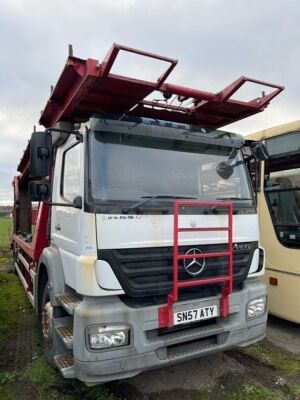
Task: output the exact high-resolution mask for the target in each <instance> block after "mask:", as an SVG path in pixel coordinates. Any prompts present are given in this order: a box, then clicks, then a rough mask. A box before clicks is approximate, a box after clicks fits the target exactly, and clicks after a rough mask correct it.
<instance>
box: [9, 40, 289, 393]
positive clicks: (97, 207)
mask: <svg viewBox="0 0 300 400" xmlns="http://www.w3.org/2000/svg"><path fill="white" fill-rule="evenodd" d="M119 52H127V53H131V54H132V53H133V54H135V55H136V56H141V58H142V57H148V58H150V59H153V61H154V62H160V63H162V64H164V65H167V68H166V70H165V72H163V73H162V75H161V76H160V77H159V78H158V79H157V80H156V81H145V80H142V79H138V78H133V77H129V76H126V75H117V74H115V73H113V68H114V65H115V61H116V59H117V57H118V55H119ZM176 64H177V60H174V59H171V58H167V57H163V56H159V55H156V54H152V53H147V52H144V51H140V50H135V49H132V48H128V47H124V46H121V45H116V44H114V45H113V46H112V48H111V50H110V51H109V53H108V55H107V56H106V57H105V59H104V60H103V62H102V63H100V62H99V61H97V60H94V59H87V60H83V59H80V58H77V57H74V56H73V54H70V55H69V57H68V59H67V63H66V65H65V67H64V69H63V71H62V74H61V76H60V77H59V80H58V82H57V84H56V86H55V87H54V89H52V91H51V95H50V99H49V101H48V102H47V104H46V107H45V109H44V110H43V111H42V114H41V118H40V124H41V125H43V126H44V127H45V130H44V131H40V132H36V131H35V132H33V134H32V136H31V140H30V142H29V143H28V146H27V148H26V149H25V151H24V154H23V156H22V158H21V161H20V163H19V165H18V171H19V175H18V176H16V177H15V178H14V180H13V187H14V212H13V213H14V228H13V234H12V240H11V247H12V250H13V259H14V267H15V270H16V272H17V273H18V275H19V277H20V279H21V281H22V284H23V285H24V287H25V289H26V292H27V295H28V298H29V300H30V302H31V303H32V305H33V307H34V308H35V310H36V312H37V314H38V321H39V329H40V332H41V334H42V337H43V348H44V351H45V354H46V357H47V359H48V361H49V362H50V363H52V364H53V365H56V366H57V367H58V369H59V370H60V372H61V373H62V375H63V376H64V377H66V378H77V379H79V380H81V381H83V382H85V383H86V384H89V385H92V384H97V383H101V382H106V381H111V380H114V379H121V378H127V377H132V376H134V375H137V374H138V373H140V372H142V371H145V370H147V369H152V368H157V367H160V366H165V365H169V364H172V363H177V362H181V361H185V360H189V359H191V358H195V357H200V356H203V355H209V354H213V353H216V352H220V351H223V350H226V349H228V348H231V347H233V346H246V345H248V344H250V343H253V342H256V341H258V340H260V339H262V338H263V337H264V336H265V331H266V321H267V293H266V286H265V284H264V283H262V282H260V281H259V279H258V277H259V276H260V275H262V274H263V273H264V251H263V249H262V248H260V246H259V229H258V218H257V210H256V201H255V195H254V191H253V187H252V180H251V174H250V173H249V170H248V168H247V167H248V165H250V163H251V165H252V166H253V165H255V163H257V160H260V159H265V158H266V156H267V154H266V152H265V148H264V146H263V145H262V144H260V143H257V142H250V141H245V140H244V138H243V137H242V136H240V135H237V134H234V133H230V132H227V131H224V130H219V129H218V128H220V127H222V126H224V125H227V124H229V123H232V122H235V121H238V120H241V119H243V118H245V117H248V116H251V115H254V114H256V113H258V112H261V111H263V110H264V109H265V107H266V106H267V105H268V104H269V102H270V101H271V99H273V98H274V97H275V96H276V95H277V94H279V93H280V92H281V91H282V90H283V87H281V86H278V85H272V84H268V83H266V82H261V81H257V80H254V79H249V78H245V77H241V78H239V79H238V80H237V81H235V82H233V83H232V84H231V85H229V86H228V87H226V88H225V89H224V90H222V91H220V92H218V93H210V92H207V91H202V90H198V89H192V88H188V87H183V86H178V85H175V84H171V83H167V82H166V79H167V78H168V76H169V74H170V73H171V71H172V70H173V68H174V67H175V65H176ZM247 82H251V83H252V84H253V83H254V84H259V85H264V87H266V86H268V87H269V89H270V88H271V89H270V93H268V94H266V93H265V92H262V94H261V96H260V97H258V98H255V99H252V100H250V101H242V100H237V99H234V98H233V97H234V95H235V94H236V92H237V91H238V89H239V88H240V87H241V86H242V85H243V84H244V83H247ZM36 207H37V208H38V212H37V216H36V218H33V217H32V216H33V215H35V213H34V212H33V211H32V210H35V209H36Z"/></svg>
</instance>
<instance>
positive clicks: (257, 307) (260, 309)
mask: <svg viewBox="0 0 300 400" xmlns="http://www.w3.org/2000/svg"><path fill="white" fill-rule="evenodd" d="M266 304H267V298H266V297H265V296H263V297H257V298H256V299H254V300H251V301H249V303H248V305H247V317H248V319H252V318H257V317H260V316H261V315H263V314H264V313H265V311H266Z"/></svg>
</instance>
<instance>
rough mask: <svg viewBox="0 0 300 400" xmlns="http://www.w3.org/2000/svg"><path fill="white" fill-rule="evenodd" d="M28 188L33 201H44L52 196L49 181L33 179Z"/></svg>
mask: <svg viewBox="0 0 300 400" xmlns="http://www.w3.org/2000/svg"><path fill="white" fill-rule="evenodd" d="M28 188H29V196H30V200H31V201H44V200H47V199H49V198H50V195H51V189H50V184H49V182H43V181H31V182H29V185H28Z"/></svg>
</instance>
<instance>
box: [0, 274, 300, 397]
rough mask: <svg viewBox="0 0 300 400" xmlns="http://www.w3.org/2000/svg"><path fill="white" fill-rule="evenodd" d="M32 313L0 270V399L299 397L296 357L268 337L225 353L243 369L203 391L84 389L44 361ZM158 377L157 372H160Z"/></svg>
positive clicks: (124, 385) (123, 385)
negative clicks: (142, 392)
mask: <svg viewBox="0 0 300 400" xmlns="http://www.w3.org/2000/svg"><path fill="white" fill-rule="evenodd" d="M35 327H36V315H35V313H34V311H33V309H32V308H31V305H30V304H29V301H28V300H27V297H26V294H25V292H24V290H23V287H22V286H21V284H20V281H19V279H18V277H17V276H16V275H15V274H14V273H13V272H12V271H0V399H1V400H15V399H22V400H34V399H39V400H55V399H58V398H59V399H60V400H77V399H78V400H79V399H80V400H82V399H86V400H117V399H119V400H125V399H126V400H163V399H164V400H167V399H172V400H255V399H257V400H283V399H285V400H296V399H300V384H299V383H300V357H296V356H294V355H293V354H291V353H287V352H283V351H281V350H280V349H278V348H276V347H275V346H273V345H271V344H270V343H269V342H268V341H266V340H265V341H263V342H261V343H259V344H255V345H253V346H250V347H248V348H247V349H246V350H245V351H243V352H239V351H232V352H228V354H229V357H232V360H234V359H235V360H237V361H238V362H239V365H240V366H241V367H239V368H245V370H244V372H241V371H240V370H237V371H236V372H232V371H231V372H228V371H226V370H225V371H224V375H222V376H221V377H220V378H219V379H218V380H217V382H216V384H215V385H214V386H213V387H211V388H210V389H208V390H205V391H202V392H197V391H195V390H186V389H184V388H182V389H176V390H174V391H172V393H171V392H163V391H162V392H160V393H150V394H141V393H139V392H138V391H137V390H136V389H135V388H134V387H132V385H131V383H130V382H131V381H130V380H127V381H123V382H122V381H121V382H117V383H111V384H109V385H99V386H95V387H92V388H87V387H86V386H85V385H84V384H82V383H80V382H79V381H77V380H66V379H63V378H62V377H61V375H60V374H59V373H58V372H57V371H56V370H54V369H52V368H51V367H50V366H49V365H48V364H47V362H46V361H45V359H44V357H43V355H42V352H41V349H40V344H39V338H38V335H37V332H36V328H35ZM162 376H163V371H162Z"/></svg>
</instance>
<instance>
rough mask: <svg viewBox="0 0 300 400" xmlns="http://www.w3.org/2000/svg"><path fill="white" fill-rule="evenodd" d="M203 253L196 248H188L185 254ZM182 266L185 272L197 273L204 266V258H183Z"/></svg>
mask: <svg viewBox="0 0 300 400" xmlns="http://www.w3.org/2000/svg"><path fill="white" fill-rule="evenodd" d="M197 254H203V251H201V250H200V249H197V248H193V249H190V250H188V251H187V252H186V253H185V255H186V256H188V255H194V256H196V255H197ZM183 266H184V269H185V270H186V272H187V273H188V274H190V275H199V274H200V273H201V272H202V271H203V268H204V267H205V258H196V257H195V258H192V259H191V258H187V259H184V260H183Z"/></svg>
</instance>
